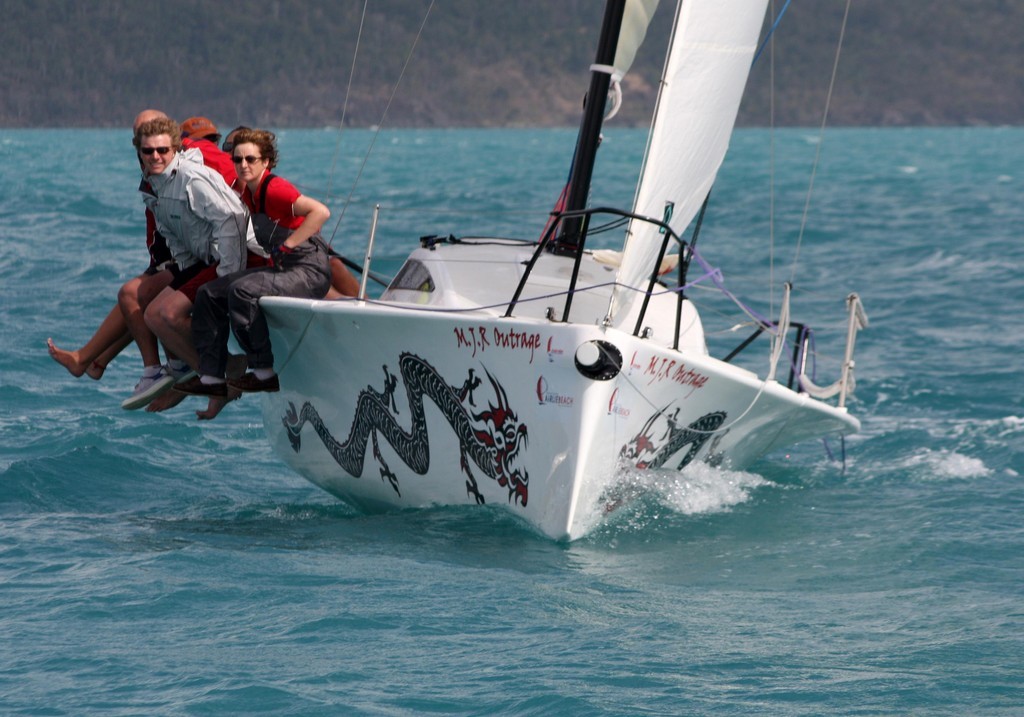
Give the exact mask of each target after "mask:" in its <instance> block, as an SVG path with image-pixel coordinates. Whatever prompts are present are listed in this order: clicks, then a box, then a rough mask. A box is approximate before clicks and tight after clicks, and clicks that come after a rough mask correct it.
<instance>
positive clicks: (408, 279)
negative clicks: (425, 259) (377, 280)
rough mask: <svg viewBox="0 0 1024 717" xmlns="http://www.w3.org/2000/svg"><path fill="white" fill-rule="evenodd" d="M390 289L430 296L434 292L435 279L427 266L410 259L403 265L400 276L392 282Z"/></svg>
mask: <svg viewBox="0 0 1024 717" xmlns="http://www.w3.org/2000/svg"><path fill="white" fill-rule="evenodd" d="M390 288H391V289H406V290H407V291H423V292H426V293H428V294H429V293H431V292H433V291H434V278H433V277H432V276H431V275H430V270H429V269H427V267H426V265H425V264H423V263H422V262H419V261H416V260H414V259H410V260H409V261H407V262H405V264H403V265H402V268H401V270H399V272H398V276H396V277H395V278H394V279H393V280H392V281H391V287H390Z"/></svg>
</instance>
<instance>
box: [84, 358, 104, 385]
mask: <svg viewBox="0 0 1024 717" xmlns="http://www.w3.org/2000/svg"><path fill="white" fill-rule="evenodd" d="M106 370H107V367H106V366H104V365H103V364H101V363H100V362H99V361H93V362H92V363H91V364H89V368H87V369H85V373H86V375H87V376H88V377H89V378H91V379H93V380H96V381H99V380H100V379H101V378H103V372H104V371H106Z"/></svg>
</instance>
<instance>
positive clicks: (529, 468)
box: [264, 298, 859, 540]
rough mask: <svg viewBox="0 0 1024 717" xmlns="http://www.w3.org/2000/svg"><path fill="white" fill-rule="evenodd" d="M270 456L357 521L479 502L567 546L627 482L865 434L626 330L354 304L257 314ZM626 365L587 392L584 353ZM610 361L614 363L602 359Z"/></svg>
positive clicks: (818, 407) (706, 360)
mask: <svg viewBox="0 0 1024 717" xmlns="http://www.w3.org/2000/svg"><path fill="white" fill-rule="evenodd" d="M264 306H265V308H266V311H267V315H268V319H269V323H270V326H271V331H272V334H273V341H274V348H275V354H276V355H277V357H278V366H277V368H278V370H279V374H280V379H281V386H282V389H281V391H280V393H275V394H269V395H268V396H267V398H266V399H265V401H264V422H265V425H266V429H267V433H268V436H269V438H270V441H271V444H272V445H273V447H274V449H275V450H276V452H277V453H278V454H279V455H280V456H281V457H282V458H283V459H284V460H285V461H286V462H287V463H288V464H289V465H290V466H291V467H292V468H294V469H295V470H296V471H297V472H298V473H300V474H301V475H303V476H305V477H306V478H308V479H309V480H310V481H312V482H313V483H315V484H316V485H318V486H320V487H322V488H323V489H324V490H326V491H328V492H330V493H332V494H334V495H336V496H338V497H339V498H341V499H343V500H345V501H347V502H349V503H351V504H353V505H355V506H358V507H361V508H363V509H368V510H380V509H389V508H412V507H424V506H431V505H442V504H474V503H486V504H490V505H500V506H504V507H506V508H507V509H508V510H509V511H511V512H512V513H513V514H515V515H517V516H519V517H520V518H522V519H523V520H524V521H525V522H526V523H528V524H530V525H532V526H534V527H535V528H536V529H537V530H539V531H540V532H542V533H543V534H545V535H547V536H550V537H551V538H554V539H557V540H564V539H568V540H572V539H576V538H579V537H581V536H582V535H584V534H585V533H586V532H587V531H588V530H589V529H590V528H592V527H593V522H594V516H595V515H597V516H599V515H600V514H601V512H602V505H603V504H604V503H607V502H608V501H609V498H608V495H609V493H608V491H609V489H610V488H612V486H613V485H614V483H615V480H616V476H617V475H619V474H620V472H621V469H622V468H623V467H630V466H632V467H637V468H641V469H642V468H662V467H663V468H669V469H680V468H682V467H684V466H685V465H686V464H688V463H690V462H691V461H693V460H703V461H708V462H711V463H713V464H716V465H724V466H728V467H730V468H735V469H739V468H743V467H744V466H747V465H748V464H749V463H750V462H751V461H753V460H755V459H756V458H758V457H759V456H761V455H763V454H764V453H765V452H767V451H770V450H772V449H774V448H777V447H781V446H784V445H788V444H791V443H795V442H798V441H802V440H805V439H807V438H811V437H815V436H822V435H826V434H830V433H836V432H840V433H850V432H854V431H856V430H858V428H859V424H858V422H857V420H856V419H855V418H853V417H852V416H850V415H849V414H848V413H847V412H846V410H845V409H840V408H835V407H833V406H830V405H828V404H825V403H823V402H821V401H817V400H815V399H812V398H810V397H809V396H807V395H806V394H799V393H796V392H794V391H791V390H789V389H787V388H785V387H784V386H781V385H779V384H778V383H776V382H774V381H764V380H762V379H759V378H758V377H757V376H755V375H754V374H752V373H750V372H749V371H746V370H744V369H741V368H738V367H735V366H733V365H731V364H727V363H724V362H722V361H719V360H717V359H713V358H711V357H709V356H708V355H706V353H704V352H703V351H699V350H685V349H684V350H681V351H676V350H673V349H671V348H668V347H665V346H663V345H660V344H659V343H658V342H656V341H653V340H649V339H644V338H639V337H636V336H633V335H632V334H631V333H627V332H624V331H621V330H619V329H616V328H607V327H602V326H601V325H600V324H599V322H594V323H592V324H579V323H576V324H570V323H562V322H557V321H550V320H548V319H546V318H537V317H525V318H503V317H497V316H496V315H495V314H494V313H492V312H483V311H480V312H467V313H455V312H448V311H443V312H442V311H426V310H418V309H416V308H414V307H411V306H408V305H402V306H390V305H387V304H381V303H367V302H361V301H356V300H345V301H338V302H323V301H321V302H317V301H305V300H297V299H281V298H277V299H270V300H265V303H264ZM594 341H601V342H604V343H602V344H601V346H604V347H606V349H605V350H612V351H614V349H617V351H618V352H619V354H620V355H621V370H619V371H618V372H617V373H615V375H614V376H613V377H611V378H605V377H603V376H602V377H599V378H592V377H589V376H588V375H585V372H583V371H581V370H580V369H579V368H578V366H577V359H576V353H577V349H578V347H580V346H581V345H583V344H587V343H588V342H594ZM609 347H614V349H610V348H609Z"/></svg>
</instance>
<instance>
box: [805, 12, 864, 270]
mask: <svg viewBox="0 0 1024 717" xmlns="http://www.w3.org/2000/svg"><path fill="white" fill-rule="evenodd" d="M851 3H852V0H846V9H845V10H844V11H843V22H842V25H841V26H840V28H839V41H838V43H837V44H836V56H835V60H834V61H833V63H832V77H831V79H830V80H829V83H828V94H827V95H826V97H825V111H824V112H823V113H822V117H821V129H820V130H819V131H818V143H817V145H818V146H817V147H816V149H815V152H814V164H813V165H812V167H811V178H810V182H809V183H808V185H807V199H806V201H805V202H804V213H803V216H802V217H801V218H800V232H799V233H798V234H797V238H796V250H795V252H794V254H793V266H792V269H791V273H790V283H794V280H795V277H796V267H797V262H798V260H799V258H800V246H801V244H802V243H803V238H804V229H805V228H806V227H807V217H808V215H809V214H810V211H811V195H812V194H813V192H814V179H815V176H816V175H817V173H818V164H819V163H820V161H821V146H822V145H823V144H824V143H825V127H826V126H827V124H828V111H829V107H830V106H831V104H832V91H833V89H834V88H835V85H836V75H837V74H838V72H839V57H840V55H841V54H842V50H843V38H844V37H845V35H846V23H847V20H848V19H849V17H850V4H851Z"/></svg>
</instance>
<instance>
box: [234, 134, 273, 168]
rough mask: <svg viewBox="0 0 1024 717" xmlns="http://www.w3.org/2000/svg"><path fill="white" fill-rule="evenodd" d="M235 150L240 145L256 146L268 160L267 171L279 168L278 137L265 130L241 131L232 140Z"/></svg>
mask: <svg viewBox="0 0 1024 717" xmlns="http://www.w3.org/2000/svg"><path fill="white" fill-rule="evenodd" d="M232 142H233V143H234V146H235V149H238V145H240V144H254V145H256V146H257V147H259V148H260V155H261V156H262V157H263V159H265V160H267V169H268V170H269V169H273V168H274V167H276V166H277V136H276V135H275V134H274V133H273V132H268V131H267V130H265V129H249V128H248V127H245V128H243V129H239V130H238V133H237V134H236V135H235V136H234V138H233V139H232Z"/></svg>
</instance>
